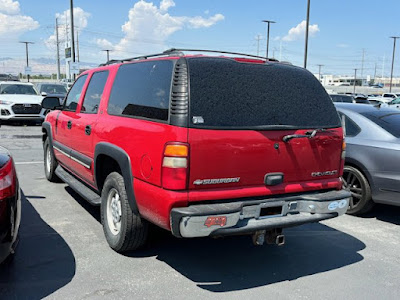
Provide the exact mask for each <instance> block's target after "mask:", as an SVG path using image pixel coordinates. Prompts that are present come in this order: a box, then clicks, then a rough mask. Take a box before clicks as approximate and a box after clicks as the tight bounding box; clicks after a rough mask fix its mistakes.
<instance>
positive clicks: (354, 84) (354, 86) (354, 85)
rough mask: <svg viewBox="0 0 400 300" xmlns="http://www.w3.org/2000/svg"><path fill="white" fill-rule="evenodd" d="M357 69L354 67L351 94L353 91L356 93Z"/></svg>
mask: <svg viewBox="0 0 400 300" xmlns="http://www.w3.org/2000/svg"><path fill="white" fill-rule="evenodd" d="M357 70H358V69H354V83H353V94H355V93H356V79H357Z"/></svg>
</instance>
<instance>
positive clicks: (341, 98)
mask: <svg viewBox="0 0 400 300" xmlns="http://www.w3.org/2000/svg"><path fill="white" fill-rule="evenodd" d="M329 96H330V97H331V98H332V101H333V102H345V103H355V100H354V98H353V96H351V95H344V94H330V95H329Z"/></svg>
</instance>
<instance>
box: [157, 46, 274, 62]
mask: <svg viewBox="0 0 400 300" xmlns="http://www.w3.org/2000/svg"><path fill="white" fill-rule="evenodd" d="M174 52H209V53H221V54H232V55H241V56H247V57H253V58H259V59H263V60H266V61H278V60H277V59H275V58H265V56H258V55H251V54H245V53H239V52H229V51H219V50H208V49H181V48H171V49H168V50H165V51H164V52H163V53H174Z"/></svg>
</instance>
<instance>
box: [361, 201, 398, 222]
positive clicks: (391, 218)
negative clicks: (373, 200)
mask: <svg viewBox="0 0 400 300" xmlns="http://www.w3.org/2000/svg"><path fill="white" fill-rule="evenodd" d="M360 217H361V218H367V219H369V218H376V219H377V220H380V221H383V222H388V223H392V224H394V225H400V207H399V206H392V205H385V204H376V205H375V207H374V208H373V209H372V210H371V211H370V212H369V213H367V214H365V215H362V216H360Z"/></svg>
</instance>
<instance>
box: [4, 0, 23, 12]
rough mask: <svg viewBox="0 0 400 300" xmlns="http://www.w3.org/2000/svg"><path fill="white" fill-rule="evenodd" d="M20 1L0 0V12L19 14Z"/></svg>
mask: <svg viewBox="0 0 400 300" xmlns="http://www.w3.org/2000/svg"><path fill="white" fill-rule="evenodd" d="M19 11H20V10H19V2H18V1H13V0H0V12H1V13H5V14H7V15H18V14H19Z"/></svg>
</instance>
